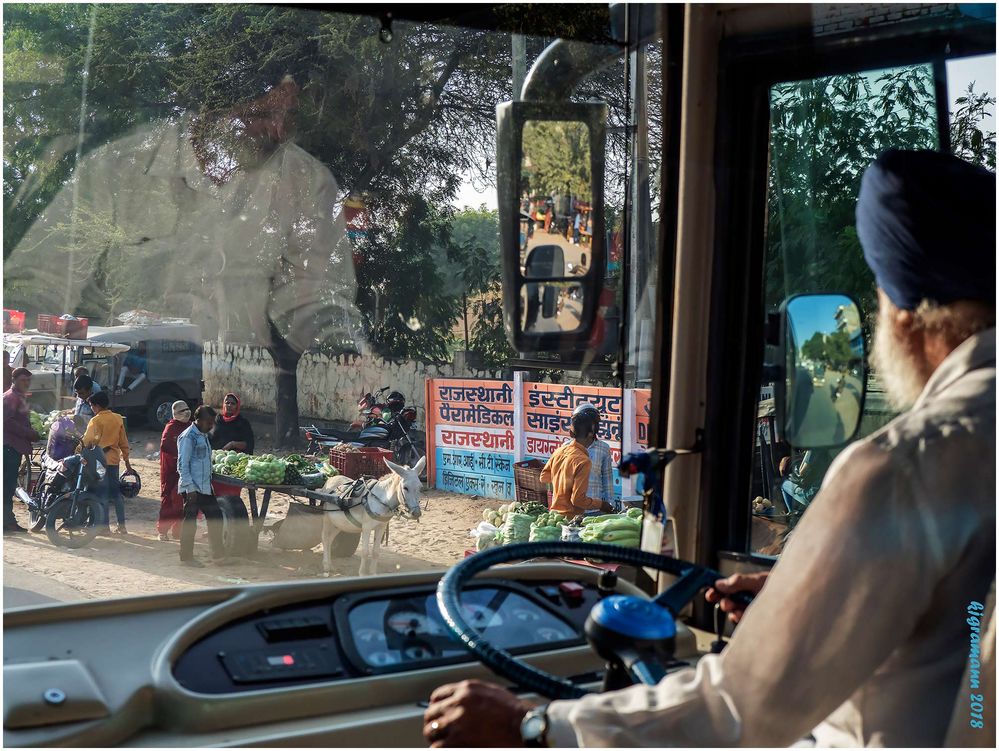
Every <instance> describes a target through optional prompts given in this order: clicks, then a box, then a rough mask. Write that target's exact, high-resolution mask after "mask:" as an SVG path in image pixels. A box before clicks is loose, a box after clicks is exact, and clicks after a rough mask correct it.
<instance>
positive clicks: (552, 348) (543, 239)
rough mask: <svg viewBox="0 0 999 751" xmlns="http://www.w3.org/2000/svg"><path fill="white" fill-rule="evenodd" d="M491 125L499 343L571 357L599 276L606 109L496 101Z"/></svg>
mask: <svg viewBox="0 0 999 751" xmlns="http://www.w3.org/2000/svg"><path fill="white" fill-rule="evenodd" d="M496 122H497V128H496V159H497V164H496V168H497V197H498V202H499V215H500V238H501V243H502V252H503V321H504V325H505V327H506V331H507V337H508V338H509V340H510V343H511V344H512V345H513V347H514V349H516V350H517V351H518V352H539V351H545V352H578V350H579V345H580V344H585V343H586V342H588V341H589V339H590V334H591V331H592V328H593V324H594V320H595V318H596V313H597V308H598V302H599V298H600V291H601V289H602V287H603V282H604V275H605V273H606V252H605V248H604V221H603V213H604V208H603V205H604V195H603V189H604V151H605V142H606V122H607V105H605V104H602V103H592V102H591V103H583V104H574V103H569V102H558V103H555V104H547V103H542V102H504V103H503V104H500V105H499V106H498V107H497V108H496ZM539 215H540V216H543V217H545V218H544V219H543V220H542V219H538V216H539ZM577 215H578V216H579V221H578V222H577V221H576V216H577ZM587 223H589V231H588V232H583V231H581V229H582V228H585V227H586V226H587ZM577 225H578V226H577ZM587 261H589V263H587ZM570 267H571V269H572V270H571V271H570Z"/></svg>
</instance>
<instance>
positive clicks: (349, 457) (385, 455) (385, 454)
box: [330, 446, 393, 480]
mask: <svg viewBox="0 0 999 751" xmlns="http://www.w3.org/2000/svg"><path fill="white" fill-rule="evenodd" d="M392 456H393V453H392V451H390V450H389V449H381V448H374V447H370V446H366V447H364V448H360V449H357V450H356V451H345V450H343V449H338V448H332V449H330V464H331V465H332V466H334V467H336V468H337V469H338V470H340V474H342V475H344V476H345V477H350V478H352V479H354V480H356V479H357V478H358V477H381V476H382V475H387V474H388V472H389V468H388V467H387V466H385V461H384V460H385V459H391V458H392Z"/></svg>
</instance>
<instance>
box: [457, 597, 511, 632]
mask: <svg viewBox="0 0 999 751" xmlns="http://www.w3.org/2000/svg"><path fill="white" fill-rule="evenodd" d="M461 610H462V613H463V614H464V616H465V618H467V619H468V622H469V623H470V624H472V625H473V626H474V627H475V628H478V629H483V628H495V627H497V626H502V625H503V616H501V615H500V614H499V613H497V612H496V611H495V610H493V609H492V608H490V607H487V606H485V605H477V604H475V603H474V602H467V603H464V604H463V605H462V606H461Z"/></svg>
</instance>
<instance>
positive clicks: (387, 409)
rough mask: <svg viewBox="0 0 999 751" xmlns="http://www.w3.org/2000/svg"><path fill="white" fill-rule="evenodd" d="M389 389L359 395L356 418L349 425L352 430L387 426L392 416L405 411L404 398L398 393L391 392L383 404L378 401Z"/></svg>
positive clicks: (384, 388)
mask: <svg viewBox="0 0 999 751" xmlns="http://www.w3.org/2000/svg"><path fill="white" fill-rule="evenodd" d="M389 388H390V387H389V386H383V387H382V388H380V389H378V391H376V392H375V393H373V394H372V393H371V392H368V393H366V394H362V395H361V398H360V399H359V400H358V402H357V413H358V418H357V419H356V420H354V422H352V423H351V427H352V428H362V427H371V426H373V425H381V426H385V425H388V423H389V422H391V420H392V418H393V416H394V415H396V414H397V413H399V412H401V411H402V410H403V409H405V407H406V397H405V396H403V395H402V393H401V392H399V391H393V392H392V393H391V394H389V395H388V398H387V399H386V400H385V401H384V402H382V401H380V399H381V396H382V394H384V393H385V392H386V391H388V390H389Z"/></svg>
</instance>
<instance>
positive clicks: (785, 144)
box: [766, 65, 995, 315]
mask: <svg viewBox="0 0 999 751" xmlns="http://www.w3.org/2000/svg"><path fill="white" fill-rule="evenodd" d="M973 89H974V85H973V84H972V86H971V87H969V91H968V92H967V93H966V95H965V96H962V97H961V98H960V99H958V103H959V104H960V105H961V107H959V109H958V110H957V111H956V112H954V113H952V118H951V141H952V144H953V147H954V149H955V153H957V155H958V156H961V157H962V158H965V159H968V160H969V161H973V162H975V163H978V164H985V165H988V166H989V167H990V168H992V169H994V168H995V134H994V133H989V132H987V131H984V130H982V129H981V128H982V123H984V118H985V117H987V116H988V114H987V112H986V108H987V107H988V106H992V104H994V99H992V98H990V97H988V96H987V95H978V94H974V91H973ZM990 102H991V104H990ZM770 144H771V146H770V148H771V156H770V172H769V174H770V177H769V179H770V186H769V191H770V195H769V200H768V210H769V216H768V228H767V242H768V246H767V269H766V301H767V304H768V305H769V306H777V305H778V304H779V303H780V301H781V300H782V299H784V298H785V297H787V296H790V295H792V294H794V293H796V292H809V291H814V290H838V291H843V292H847V293H849V294H852V295H853V296H854V297H856V298H857V299H858V300H859V302H860V304H861V310H862V311H865V312H866V313H867V314H868V315H870V313H871V312H873V311H874V310H876V308H877V298H876V294H875V286H874V278H873V275H872V274H871V272H870V270H869V268H868V267H867V264H866V263H865V262H864V258H863V252H862V249H861V247H860V241H859V240H858V238H857V232H856V227H855V219H854V212H855V209H856V201H857V194H858V192H859V188H860V178H861V176H862V175H863V172H864V170H865V169H866V168H867V167H868V166H869V165H870V164H871V162H873V161H874V160H875V159H876V158H877V157H878V156H879V155H880V154H881V153H882V152H884V151H886V150H888V149H892V148H894V149H935V148H937V147H938V144H937V129H936V105H935V100H934V94H933V84H932V72H931V70H930V67H929V66H926V65H917V66H909V67H903V68H898V69H894V70H890V71H886V72H883V73H855V74H848V75H840V76H831V77H828V78H819V79H814V80H808V81H796V82H792V83H784V84H778V85H776V86H774V87H773V89H772V90H771V131H770Z"/></svg>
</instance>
